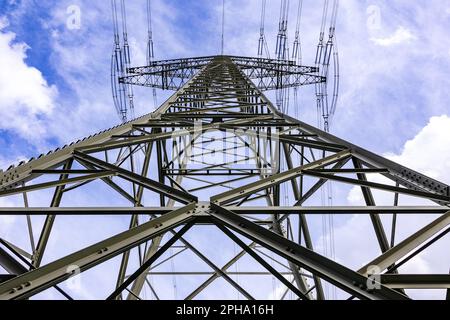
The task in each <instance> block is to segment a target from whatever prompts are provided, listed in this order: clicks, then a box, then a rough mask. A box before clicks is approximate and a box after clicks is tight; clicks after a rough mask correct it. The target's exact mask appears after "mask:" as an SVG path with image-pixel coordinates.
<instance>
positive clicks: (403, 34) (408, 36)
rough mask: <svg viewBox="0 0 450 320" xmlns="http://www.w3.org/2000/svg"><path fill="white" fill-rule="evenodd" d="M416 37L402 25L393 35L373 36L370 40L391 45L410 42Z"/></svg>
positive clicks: (387, 45)
mask: <svg viewBox="0 0 450 320" xmlns="http://www.w3.org/2000/svg"><path fill="white" fill-rule="evenodd" d="M416 39H417V37H416V36H415V35H414V34H413V33H412V32H411V31H410V30H409V29H406V28H404V27H401V26H400V27H398V29H397V30H396V31H395V32H394V33H393V34H392V35H390V36H388V37H386V38H371V39H370V40H371V41H372V42H374V43H375V44H376V45H379V46H382V47H390V46H394V45H398V44H402V43H408V42H411V41H413V40H416Z"/></svg>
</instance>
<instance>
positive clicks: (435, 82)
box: [0, 0, 450, 298]
mask: <svg viewBox="0 0 450 320" xmlns="http://www.w3.org/2000/svg"><path fill="white" fill-rule="evenodd" d="M267 2H268V4H267V6H268V8H267V17H266V21H267V22H266V36H267V39H268V42H269V47H270V50H271V54H272V55H274V44H275V39H276V32H277V26H278V13H279V1H275V0H268V1H267ZM304 2H305V4H304V11H303V17H302V24H301V36H302V51H303V53H304V54H303V58H304V59H303V60H304V63H305V64H307V65H312V64H313V62H314V61H313V59H314V54H315V46H316V45H317V39H318V33H319V27H320V19H321V12H322V11H321V8H322V5H323V4H322V1H308V0H305V1H304ZM127 3H128V7H127V9H128V17H129V24H128V27H129V36H130V42H131V45H132V61H133V65H143V64H144V63H145V38H146V27H145V26H146V20H145V19H146V18H145V1H143V0H133V1H127ZM153 3H154V6H153V7H154V8H153V17H154V41H155V51H156V52H155V54H156V59H169V58H177V57H190V56H202V55H212V54H218V53H219V52H220V29H221V9H222V2H221V1H210V0H209V1H207V0H204V1H181V0H180V1H175V0H171V1H162V0H161V1H157V0H154V1H153ZM296 4H297V2H296V1H291V10H290V12H291V14H290V17H289V19H290V27H289V43H290V44H291V45H292V42H293V33H294V28H295V19H296V15H295V13H296ZM71 5H76V6H78V7H79V8H80V9H81V27H80V28H79V29H75V30H72V29H70V28H68V27H67V21H68V19H69V17H70V14H69V13H68V12H67V8H69V7H70V6H71ZM259 12H260V1H259V0H258V1H257V0H249V1H237V0H227V1H226V21H225V31H226V32H225V53H226V54H233V55H246V56H254V55H256V53H257V41H258V37H259V17H260V13H259ZM110 16H111V14H110V5H109V1H82V0H79V1H75V0H68V1H66V0H63V1H49V0H43V1H30V0H23V1H20V0H0V112H1V115H2V116H1V117H0V168H3V169H6V168H7V167H8V166H9V165H10V164H12V163H16V162H18V161H19V160H22V159H27V158H30V157H32V156H36V155H39V154H40V153H43V152H47V151H48V150H50V149H54V148H56V147H59V146H62V145H65V144H67V143H69V142H71V141H74V140H77V139H79V138H82V137H84V136H87V135H90V134H92V133H95V132H97V131H100V130H103V129H105V128H108V127H111V126H114V125H116V124H117V122H118V118H117V115H116V113H115V109H114V107H113V104H112V98H111V93H110V85H109V84H110V70H109V69H110V55H111V50H112V27H111V18H110ZM130 17H132V18H130ZM449 28H450V4H449V2H448V1H445V0H430V1H427V2H424V1H410V0H397V1H388V0H384V1H381V0H371V1H364V0H363V1H357V0H341V1H340V8H339V18H338V26H337V38H338V45H339V52H340V56H341V78H342V82H341V95H340V100H339V105H338V110H337V114H336V117H335V120H334V123H333V127H332V132H333V133H334V134H336V135H337V136H340V137H342V138H344V139H346V140H349V141H350V142H352V143H355V144H357V145H360V146H362V147H365V148H367V149H370V150H372V151H374V152H377V153H379V154H383V155H386V156H388V157H390V158H392V159H394V160H395V161H397V162H400V163H402V164H405V165H407V166H409V167H411V168H413V169H416V170H419V171H422V172H424V173H425V174H428V175H430V176H432V177H434V178H436V179H439V180H441V181H443V182H446V183H450V173H449V172H450V109H449V106H448V101H450V99H449V98H450V97H449V95H450V94H449V90H448V88H449V87H450V78H449V77H448V75H449V72H450V40H449V37H448V30H449ZM148 91H149V90H145V89H137V90H136V104H137V105H136V114H137V115H140V114H145V113H148V112H150V111H152V110H153V108H154V106H153V105H152V102H151V101H152V100H151V95H150V93H149V92H148ZM167 95H168V94H167V93H159V95H158V97H159V103H162V102H163V100H164V99H165V98H166V97H167ZM314 100H315V98H314V93H313V88H303V89H302V90H301V98H300V102H301V104H300V116H301V119H302V120H304V121H306V122H308V123H311V124H315V118H316V110H315V102H314ZM292 108H293V107H291V113H292V114H293V112H294V111H293V110H292ZM338 196H339V197H340V198H339V199H338V200H337V202H339V203H342V204H359V203H361V201H362V199H361V196H360V195H359V193H356V190H351V191H350V192H348V191H346V192H345V193H344V194H338ZM379 197H380V201H381V202H382V201H383V196H382V195H380V196H379ZM0 201H2V202H0V205H5V206H6V205H9V204H10V203H8V202H7V201H6V200H2V199H0ZM388 201H391V199H390V198H388V197H386V202H388ZM74 202H75V201H74ZM381 204H382V203H381ZM8 219H9V220H8ZM8 219H7V218H4V221H2V224H1V225H0V232H1V234H6V235H8V234H12V230H14V228H16V227H18V224H20V223H23V221H21V222H18V221H17V220H16V219H13V218H8ZM95 219H97V218H95ZM402 219H403V218H402ZM431 219H432V217H427V218H420V217H408V218H407V219H406V218H405V219H403V220H400V223H403V225H402V226H403V227H404V231H403V233H404V234H401V235H399V237H405V236H406V235H407V234H410V233H411V232H413V231H415V230H417V229H418V228H419V226H421V225H423V223H425V221H430V220H431ZM114 221H115V222H114V223H115V224H112V225H110V226H109V227H108V228H102V229H101V230H100V231H98V230H95V229H93V230H91V231H87V232H91V233H92V234H89V235H86V236H85V237H84V238H85V239H89V240H86V241H87V242H89V241H93V240H95V239H98V240H100V239H102V238H104V237H106V236H107V235H112V234H113V233H114V232H116V231H118V230H122V229H123V228H124V227H125V226H126V224H127V222H126V221H125V220H124V221H116V220H114ZM67 223H72V224H76V223H78V224H80V228H81V222H76V221H75V220H73V221H70V222H67ZM370 229H371V226H370V220H369V219H367V217H360V216H354V217H348V218H347V219H345V220H342V221H339V224H338V226H337V229H336V239H337V241H338V242H339V243H338V244H337V248H341V249H338V252H337V255H338V259H339V260H341V261H343V262H345V264H346V265H349V266H352V267H353V266H354V267H358V266H360V265H362V264H364V262H367V261H368V260H370V259H371V258H373V257H374V256H375V255H376V250H375V249H373V250H372V249H370V250H369V249H367V250H365V248H366V246H367V247H369V246H372V247H373V243H374V237H373V235H372V234H371V233H373V232H371V231H368V230H370ZM74 230H75V228H74ZM349 230H353V232H351V233H350V232H349ZM69 232H70V230H69ZM367 234H370V236H369V235H367ZM366 235H367V236H366ZM73 236H76V234H75V233H74V234H73ZM78 238H79V237H78ZM55 239H58V235H57V234H56V235H55ZM81 240H82V239H81ZM53 241H54V242H53V244H54V246H55V247H56V245H57V240H53ZM199 242H201V241H199ZM355 242H357V243H358V246H359V248H360V250H356V249H355V250H348V248H349V246H351V245H354V243H355ZM317 243H318V244H319V245H320V239H317ZM82 244H83V242H81V241H80V242H79V243H78V244H77V247H79V246H81V245H82ZM339 245H340V246H339ZM448 245H449V239H448V237H447V238H445V239H443V240H442V241H441V242H440V244H439V245H436V248H435V252H439V251H440V250H444V248H445V246H447V247H448ZM74 249H76V248H75V247H71V246H70V245H69V246H68V247H67V249H66V251H67V252H70V251H71V250H72V251H73V250H74ZM205 250H206V249H205ZM374 250H375V251H374ZM66 251H61V252H59V253H58V255H63V253H64V252H66ZM440 252H442V251H440ZM230 254H232V252H230ZM110 263H111V265H113V264H114V263H117V261H116V262H114V261H112V262H110ZM414 266H415V268H416V269H414V270H411V271H410V272H420V271H422V272H428V271H434V272H440V273H447V272H448V268H449V267H450V257H448V256H447V257H442V256H439V254H433V251H431V253H430V254H428V255H423V256H421V257H420V259H417V261H416V262H415V264H414ZM90 272H91V271H90ZM98 278H99V280H98V281H99V283H102V284H104V283H106V282H107V280H108V279H106V278H105V277H103V278H102V277H101V276H98ZM102 281H103V282H102ZM180 290H181V289H180ZM105 292H107V290H106V289H105ZM78 294H79V296H81V297H85V298H89V297H91V296H89V294H90V293H87V292H84V293H83V292H78ZM443 294H444V293H443V292H431V293H427V294H426V295H421V294H417V296H418V297H424V296H426V297H430V296H431V297H434V298H440V297H443ZM99 295H100V296H101V294H100V293H99Z"/></svg>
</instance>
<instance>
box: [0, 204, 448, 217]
mask: <svg viewBox="0 0 450 320" xmlns="http://www.w3.org/2000/svg"><path fill="white" fill-rule="evenodd" d="M226 208H227V210H230V211H232V212H234V213H236V214H240V215H259V214H293V215H298V214H312V215H314V214H371V213H380V214H393V213H397V214H405V215H408V214H444V213H447V212H448V211H449V210H450V208H449V207H438V206H435V207H433V206H430V207H426V206H422V207H420V206H417V207H415V206H399V207H389V206H378V207H363V206H361V207H357V206H349V207H346V206H340V207H273V206H268V207H254V206H249V207H236V206H226ZM174 209H176V208H170V207H130V208H127V207H66V208H64V207H59V208H44V207H41V208H37V207H34V208H33V207H29V208H0V215H4V216H8V215H10V216H20V215H37V216H39V215H47V214H50V215H55V216H57V215H86V216H90V215H104V216H112V215H130V214H148V215H163V214H167V213H169V212H171V211H173V210H174Z"/></svg>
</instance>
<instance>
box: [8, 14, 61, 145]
mask: <svg viewBox="0 0 450 320" xmlns="http://www.w3.org/2000/svg"><path fill="white" fill-rule="evenodd" d="M7 24H8V23H7V20H6V19H5V18H2V19H1V20H0V56H1V57H2V58H1V59H0V70H1V72H0V112H1V114H2V117H0V127H1V128H2V129H6V130H12V131H13V132H15V133H16V134H18V135H20V136H21V137H23V138H25V139H27V140H29V141H32V142H34V143H39V142H40V141H42V139H43V137H45V133H46V127H45V123H44V121H42V116H45V115H49V114H50V113H51V112H52V110H53V108H54V106H55V103H54V101H55V97H56V95H57V89H56V87H55V86H50V85H49V84H48V83H47V81H46V80H45V79H44V77H43V75H42V73H41V72H40V71H39V70H38V69H36V68H34V67H31V66H29V65H28V64H27V62H26V58H27V50H29V47H28V46H27V45H26V44H25V43H22V42H15V37H16V35H15V34H14V33H13V32H7V31H5V30H4V29H5V27H6V26H7Z"/></svg>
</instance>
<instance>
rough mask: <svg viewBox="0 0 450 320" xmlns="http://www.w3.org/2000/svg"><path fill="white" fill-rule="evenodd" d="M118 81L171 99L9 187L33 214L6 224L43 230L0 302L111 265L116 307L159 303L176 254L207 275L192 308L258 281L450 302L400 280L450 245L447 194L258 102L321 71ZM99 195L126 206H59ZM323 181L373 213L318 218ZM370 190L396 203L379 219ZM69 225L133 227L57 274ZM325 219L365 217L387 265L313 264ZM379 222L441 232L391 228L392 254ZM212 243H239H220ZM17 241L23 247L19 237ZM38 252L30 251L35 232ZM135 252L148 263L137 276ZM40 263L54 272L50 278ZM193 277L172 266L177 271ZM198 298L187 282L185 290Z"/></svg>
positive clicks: (277, 64) (192, 62) (262, 68)
mask: <svg viewBox="0 0 450 320" xmlns="http://www.w3.org/2000/svg"><path fill="white" fill-rule="evenodd" d="M120 81H121V82H122V83H128V84H132V85H141V86H148V87H157V88H161V89H172V90H176V92H175V94H174V95H172V96H171V97H170V98H169V99H168V100H167V101H166V102H165V103H164V104H163V105H162V106H161V107H159V109H157V110H156V111H155V112H153V113H151V114H148V115H145V116H143V117H140V118H137V119H135V120H132V121H130V122H127V123H124V124H122V125H119V126H117V127H114V128H111V129H109V130H105V131H103V132H100V133H97V134H95V135H93V136H90V137H87V138H85V139H83V140H80V141H77V142H74V143H71V144H70V145H66V146H64V147H63V148H61V149H57V150H54V151H51V152H49V153H48V154H46V155H41V156H40V157H38V158H36V159H31V160H30V161H28V162H23V163H21V164H19V165H18V166H11V167H10V168H9V169H8V170H6V171H5V172H2V173H0V196H1V197H9V196H14V195H23V198H24V200H25V202H24V205H23V206H22V207H14V208H1V209H0V213H1V214H3V215H23V216H26V217H28V221H31V218H30V217H31V216H33V215H45V216H46V219H45V221H44V223H43V226H42V229H41V232H40V234H39V239H38V241H37V242H36V245H34V244H33V245H32V246H31V247H32V248H33V249H32V252H31V253H29V252H26V250H24V249H23V248H19V247H18V246H17V245H15V244H14V237H13V238H11V239H8V240H6V239H3V238H2V241H1V247H0V265H1V266H2V267H3V268H4V269H5V270H6V271H7V272H8V273H9V274H8V275H4V276H2V279H3V281H4V282H3V283H1V284H0V299H25V298H29V297H33V295H36V294H38V293H41V292H43V291H45V290H47V289H49V288H52V287H55V288H56V289H57V290H58V291H59V292H61V293H62V294H63V295H65V296H66V297H69V296H70V292H68V291H67V290H65V289H64V288H63V287H62V285H63V284H62V283H63V282H64V281H66V280H67V279H69V278H70V277H71V276H72V274H73V270H74V269H73V268H71V266H75V267H76V268H77V269H78V270H79V271H80V272H84V271H86V270H88V269H90V268H94V267H99V266H100V265H101V264H103V263H105V262H107V261H109V260H110V259H112V258H114V257H121V263H120V267H119V269H118V270H117V271H116V272H115V273H114V274H111V281H113V282H114V288H115V289H114V291H113V292H111V293H110V294H109V296H108V297H107V298H108V299H141V298H142V292H143V291H144V288H147V289H148V288H149V287H151V289H152V292H153V294H154V296H155V297H156V296H158V294H159V295H161V292H158V289H157V282H158V281H159V280H158V279H159V278H157V275H156V273H152V271H154V268H155V266H156V265H162V264H164V263H168V261H171V260H172V261H175V262H176V261H177V260H176V259H177V257H178V256H177V254H172V255H167V254H168V252H169V251H170V249H171V248H175V247H176V248H182V251H183V254H187V253H189V256H188V257H192V259H194V258H195V259H198V258H199V259H200V260H201V261H202V262H203V263H204V266H205V267H206V266H207V267H209V271H208V272H204V275H208V276H209V277H208V278H207V279H206V280H204V281H202V282H201V283H200V285H196V286H195V287H192V288H189V291H190V294H189V295H187V296H186V297H182V298H187V299H193V298H196V297H199V296H200V297H202V296H201V295H200V294H201V293H202V292H203V291H204V290H206V288H208V287H209V286H210V285H211V284H212V283H213V282H214V281H216V280H217V279H223V280H225V282H226V283H228V284H229V285H230V286H231V287H232V288H233V289H234V290H236V291H237V292H239V294H240V295H241V296H242V297H244V298H247V299H253V298H259V297H261V295H260V294H261V287H262V286H263V283H262V282H261V283H258V284H257V285H251V284H250V285H249V282H246V283H244V282H243V281H242V279H243V278H244V277H252V276H253V275H255V274H261V275H262V274H265V275H267V276H268V277H273V278H274V279H276V281H277V283H278V284H279V285H282V286H284V287H285V288H286V290H287V291H286V292H290V293H291V294H292V295H293V296H295V297H296V298H300V299H325V298H326V294H325V293H324V289H323V287H324V283H325V282H326V283H329V284H331V285H332V286H335V287H337V288H339V289H340V290H341V291H342V295H343V296H344V297H345V298H349V297H353V298H357V299H373V300H378V299H408V298H409V297H408V294H407V290H408V289H414V288H422V289H448V288H449V285H450V281H449V278H450V276H449V275H448V274H447V275H443V274H426V275H425V274H423V275H413V274H402V273H401V272H399V268H400V267H401V266H402V265H403V264H405V263H407V262H408V261H409V260H411V259H412V258H413V257H414V256H416V255H417V254H419V253H420V252H422V251H423V250H426V249H427V248H428V247H429V246H430V245H431V244H432V243H434V242H436V241H438V240H439V239H441V238H442V237H443V236H445V234H447V232H448V231H449V224H450V207H449V204H450V188H449V186H448V185H446V184H444V183H441V182H438V181H436V180H434V179H431V178H429V177H427V176H425V175H423V174H420V173H418V172H415V171H413V170H410V169H408V168H406V167H404V166H401V165H399V164H396V163H394V162H392V161H389V160H387V159H385V158H383V157H381V156H379V155H376V154H374V153H372V152H369V151H367V150H365V149H363V148H360V147H358V146H355V145H353V144H351V143H349V142H347V141H344V140H342V139H339V138H337V137H335V136H333V135H331V134H329V133H326V132H324V131H322V130H320V129H318V128H315V127H313V126H311V125H308V124H306V123H303V122H301V121H299V120H298V119H294V118H292V117H289V116H287V115H285V114H282V113H281V112H280V111H278V110H277V109H276V107H274V105H273V104H272V103H271V102H270V101H269V100H268V99H267V98H266V96H265V95H264V94H263V93H262V91H264V90H270V89H279V88H286V87H298V86H300V85H307V84H316V83H321V82H323V81H324V79H323V78H322V77H320V75H319V72H318V70H317V69H316V68H314V67H304V66H298V65H296V64H295V63H291V62H284V61H278V60H268V59H260V58H258V59H257V58H244V57H232V56H214V57H202V58H192V59H179V60H169V61H159V62H151V64H150V65H149V66H145V67H140V68H131V69H129V71H128V73H127V75H126V76H125V77H122V78H121V79H120ZM369 175H370V177H371V178H370V179H369V178H368V176H369ZM372 176H373V177H381V178H382V179H381V178H379V179H378V178H372ZM54 177H56V179H55V178H54ZM94 181H100V182H102V183H104V184H106V185H107V186H108V187H109V190H110V195H109V197H120V198H123V199H124V200H126V201H127V203H128V204H129V205H128V206H123V207H116V206H111V207H98V206H95V205H92V204H91V205H89V204H87V205H86V206H77V207H67V206H64V199H66V197H70V194H71V192H75V191H80V190H82V189H83V188H86V187H87V186H89V185H91V184H92V183H93V182H94ZM328 181H334V183H335V184H334V188H339V187H341V186H342V185H343V184H344V185H351V186H356V187H358V188H360V190H361V193H362V195H363V198H364V201H365V204H366V206H358V207H355V206H335V207H324V206H312V205H311V203H314V202H313V199H314V198H315V196H316V194H317V193H318V191H319V190H320V189H321V187H322V186H323V185H324V184H326V182H328ZM43 190H46V191H47V192H51V193H52V197H51V203H50V204H49V205H48V207H39V208H36V207H32V206H30V203H28V200H27V199H28V195H29V194H31V193H33V192H43ZM129 190H131V192H130V191H129ZM375 190H382V191H385V192H389V193H391V194H392V197H393V199H395V201H394V204H393V205H392V206H377V205H376V202H375V198H376V197H375V195H374V191H375ZM400 196H401V197H405V196H406V197H407V198H408V199H409V198H410V197H414V198H421V199H423V200H424V201H427V203H428V205H421V206H400V205H399V201H398V199H399V197H400ZM67 214H70V215H80V216H81V215H83V216H85V217H84V219H89V215H128V216H129V217H130V224H129V226H130V228H129V229H128V230H125V231H123V232H122V233H119V234H117V235H115V236H113V237H111V238H108V239H105V240H103V241H100V242H98V243H95V244H93V245H91V246H89V247H85V248H83V249H82V250H80V251H78V252H75V253H73V254H70V255H67V256H64V257H62V258H58V259H54V260H52V258H51V257H52V255H51V252H48V250H47V249H48V248H47V247H48V246H47V244H48V242H49V239H50V237H51V235H52V229H53V228H55V227H54V222H55V219H58V215H67ZM317 214H360V215H364V216H367V217H368V218H370V221H371V222H372V224H373V232H374V234H375V236H376V239H377V244H376V245H377V246H378V247H379V250H380V252H382V253H381V255H379V256H377V257H374V259H373V261H370V262H368V263H367V265H365V266H360V267H359V268H358V269H356V270H355V269H352V268H349V267H347V266H345V265H344V264H342V263H339V262H337V261H333V260H331V259H329V258H327V257H325V256H323V255H321V254H320V253H319V252H317V251H315V249H316V248H315V246H314V244H315V239H317V237H316V236H313V233H314V232H315V231H314V230H312V228H311V226H310V225H309V224H308V219H309V218H310V217H312V216H314V215H317ZM381 214H390V215H393V217H394V218H395V217H397V215H399V214H436V215H438V218H437V219H435V220H434V221H432V222H431V223H429V224H427V225H423V226H420V228H418V231H417V232H416V233H414V234H412V235H410V236H409V237H407V238H406V239H404V240H402V241H401V242H396V241H395V231H396V229H397V228H398V227H396V226H395V225H394V226H393V227H392V228H391V229H392V231H391V237H390V238H391V239H393V241H389V240H388V239H389V235H388V234H387V232H386V230H385V228H384V226H383V223H382V221H381V218H380V215H381ZM143 215H144V216H145V217H146V219H145V220H144V219H142V216H143ZM394 220H395V219H394ZM31 224H32V223H29V225H28V226H29V227H30V225H31ZM102 227H103V228H107V225H106V226H105V225H104V226H102ZM82 232H83V230H80V233H82ZM349 232H352V230H349ZM195 233H202V234H207V235H208V237H210V239H211V241H209V242H208V243H206V244H205V245H208V246H210V247H212V250H213V252H216V253H218V254H219V255H220V254H221V252H222V251H223V252H225V251H226V250H225V249H224V247H225V246H227V245H230V243H235V245H236V246H237V247H240V248H241V251H239V252H237V253H236V255H235V256H234V257H232V258H231V259H230V260H229V261H228V262H227V263H226V264H224V265H218V264H217V263H216V262H215V261H214V259H213V258H212V257H209V256H208V254H207V253H205V252H202V250H201V249H198V248H197V246H196V245H194V244H193V242H192V241H191V240H189V236H190V235H192V234H195ZM217 233H220V234H222V235H223V234H224V235H226V236H227V238H229V239H228V240H230V241H229V242H217V241H214V239H215V238H214V237H215V235H216V234H217ZM15 236H16V237H25V236H28V235H27V234H26V231H24V234H16V235H15ZM322 236H327V235H322ZM0 237H1V235H0ZM30 240H31V242H32V243H34V238H33V232H30ZM137 251H139V256H140V259H139V261H138V263H136V261H134V262H135V263H132V260H133V259H135V257H136V255H137V254H136V252H137ZM177 252H178V251H177ZM224 254H225V253H224ZM442 254H443V255H448V254H449V252H448V251H447V252H443V253H442ZM44 255H47V256H48V257H49V260H50V261H49V262H48V263H47V264H45V265H43V264H42V261H43V257H44ZM164 257H166V259H162V258H164ZM244 257H246V258H249V257H250V258H251V261H252V262H253V264H254V265H255V266H258V267H259V268H261V267H262V268H263V269H265V272H259V273H258V272H257V271H253V270H250V271H244V270H238V271H236V272H234V273H233V272H232V271H231V269H232V268H231V267H232V266H234V265H235V264H237V263H238V262H239V261H240V260H242V259H243V258H244ZM185 266H186V264H181V265H176V267H177V269H178V270H180V269H183V267H185ZM374 266H376V270H378V271H374V270H373V267H374ZM258 270H259V269H258ZM195 271H198V272H197V273H196V272H195ZM202 272H203V271H201V270H194V271H192V270H181V271H180V272H178V273H177V276H178V277H179V278H177V279H181V280H182V279H183V278H182V277H181V275H180V274H184V275H185V276H186V277H191V278H193V277H195V275H196V274H200V273H202ZM175 273H176V272H175V271H174V270H171V271H168V272H167V274H175ZM202 274H203V273H202ZM236 275H239V277H240V278H237V277H236ZM149 277H152V281H153V282H150V281H148V278H149ZM239 279H241V281H239ZM266 279H270V278H266ZM267 281H269V280H267ZM152 283H153V286H152ZM190 284H191V282H190V281H186V282H182V281H180V280H178V286H184V287H186V286H189V285H190ZM155 288H156V289H155ZM405 290H406V291H405ZM219 294H220V292H219ZM217 296H218V294H216V295H215V297H217ZM265 296H267V294H266V295H265ZM285 296H286V295H284V296H283V297H285Z"/></svg>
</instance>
